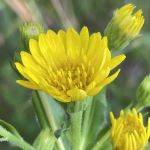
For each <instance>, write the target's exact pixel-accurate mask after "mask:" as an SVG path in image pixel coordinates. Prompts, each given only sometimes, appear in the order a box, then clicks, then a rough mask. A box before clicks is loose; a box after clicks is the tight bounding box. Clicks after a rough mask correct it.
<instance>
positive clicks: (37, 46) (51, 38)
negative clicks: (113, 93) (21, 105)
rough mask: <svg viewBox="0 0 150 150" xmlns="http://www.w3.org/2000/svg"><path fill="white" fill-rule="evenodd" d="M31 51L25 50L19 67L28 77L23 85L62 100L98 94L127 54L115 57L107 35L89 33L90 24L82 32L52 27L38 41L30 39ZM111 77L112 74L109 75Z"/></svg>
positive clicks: (21, 81)
mask: <svg viewBox="0 0 150 150" xmlns="http://www.w3.org/2000/svg"><path fill="white" fill-rule="evenodd" d="M29 48H30V53H27V52H25V51H21V59H22V63H23V65H22V64H20V63H18V62H16V63H15V65H16V68H17V69H18V71H19V72H20V74H22V76H23V77H24V78H25V79H26V80H17V83H19V84H20V85H22V86H24V87H27V88H30V89H35V90H42V91H44V92H46V93H47V94H49V95H51V96H52V97H54V98H56V99H57V100H59V101H62V102H70V101H76V100H82V99H84V98H85V97H87V96H93V95H95V94H97V93H98V92H99V91H100V90H101V89H102V88H103V87H104V86H105V85H107V84H109V83H110V82H112V81H113V80H114V79H115V78H116V77H117V76H118V73H119V71H120V70H118V71H117V72H116V73H114V74H113V75H111V76H109V74H110V71H111V70H112V69H113V68H115V67H116V66H117V65H119V64H120V63H121V62H122V61H123V60H124V59H125V55H123V54H122V55H119V56H116V57H114V58H111V53H110V51H109V49H108V46H107V37H103V38H102V37H101V35H100V33H93V34H92V35H91V36H89V32H88V29H87V27H83V28H82V30H81V32H80V33H79V34H78V33H77V32H76V31H75V30H74V29H73V28H69V29H68V30H67V31H66V32H65V31H63V30H60V31H58V33H55V32H54V31H52V30H48V31H47V33H45V34H44V33H42V34H40V35H39V38H38V40H34V39H30V41H29ZM108 76H109V77H108Z"/></svg>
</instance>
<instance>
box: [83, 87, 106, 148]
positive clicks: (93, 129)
mask: <svg viewBox="0 0 150 150" xmlns="http://www.w3.org/2000/svg"><path fill="white" fill-rule="evenodd" d="M88 111H90V112H88ZM106 112H107V102H106V95H105V90H103V91H101V92H100V93H99V94H97V95H96V96H95V97H93V100H92V103H91V105H89V107H87V109H86V111H85V114H84V116H85V115H86V113H89V117H88V120H87V123H86V124H87V126H86V127H83V131H84V130H86V131H85V133H84V135H85V134H86V136H85V141H84V142H85V146H84V147H85V148H86V147H87V146H88V145H90V144H92V143H91V141H94V140H95V139H96V137H97V136H98V134H99V133H100V131H101V130H102V129H103V127H104V126H105V125H106ZM84 119H85V118H84ZM84 121H85V120H84ZM84 135H83V137H84Z"/></svg>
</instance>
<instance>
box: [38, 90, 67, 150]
mask: <svg viewBox="0 0 150 150" xmlns="http://www.w3.org/2000/svg"><path fill="white" fill-rule="evenodd" d="M38 94H39V98H40V100H41V105H42V106H41V107H43V110H44V113H45V116H46V118H47V121H48V125H49V128H50V129H52V132H53V133H55V132H56V131H58V130H59V129H61V128H62V127H63V126H64V124H65V123H66V113H65V110H64V109H63V107H62V106H61V103H59V102H58V101H56V100H54V99H53V98H52V97H50V96H48V95H47V94H45V93H44V92H41V91H38ZM56 143H57V144H56V145H57V147H59V149H62V150H66V149H68V150H69V149H70V144H68V138H67V136H66V135H65V133H64V132H62V134H61V135H60V137H59V138H58V139H57V141H56Z"/></svg>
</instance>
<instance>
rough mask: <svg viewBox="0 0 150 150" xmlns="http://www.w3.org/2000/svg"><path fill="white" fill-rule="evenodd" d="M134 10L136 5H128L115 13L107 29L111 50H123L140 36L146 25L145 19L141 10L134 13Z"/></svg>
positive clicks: (106, 33)
mask: <svg viewBox="0 0 150 150" xmlns="http://www.w3.org/2000/svg"><path fill="white" fill-rule="evenodd" d="M134 9H135V6H134V5H132V4H126V5H124V6H123V7H121V8H120V9H117V10H116V11H115V12H114V16H113V18H112V20H111V21H110V23H109V24H108V25H107V27H106V29H105V35H106V36H108V41H109V47H110V48H111V49H116V50H118V49H120V48H123V47H124V46H126V45H127V44H128V42H129V41H131V40H132V39H134V38H135V37H136V36H137V35H138V34H139V32H140V30H141V28H142V26H143V24H144V17H143V16H142V13H143V12H142V10H141V9H140V10H138V11H136V12H135V13H133V11H134Z"/></svg>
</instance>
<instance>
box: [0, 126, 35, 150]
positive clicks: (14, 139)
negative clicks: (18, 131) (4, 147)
mask: <svg viewBox="0 0 150 150" xmlns="http://www.w3.org/2000/svg"><path fill="white" fill-rule="evenodd" d="M0 136H2V141H3V140H4V139H5V141H8V142H10V143H12V144H13V145H15V146H18V147H20V148H21V149H23V150H36V149H35V148H34V147H32V146H31V145H30V144H28V143H27V142H25V141H24V140H23V138H20V137H18V136H16V135H14V134H13V133H12V132H9V131H8V130H6V129H5V128H4V127H2V126H0Z"/></svg>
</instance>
